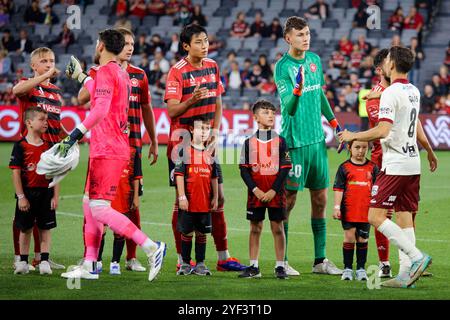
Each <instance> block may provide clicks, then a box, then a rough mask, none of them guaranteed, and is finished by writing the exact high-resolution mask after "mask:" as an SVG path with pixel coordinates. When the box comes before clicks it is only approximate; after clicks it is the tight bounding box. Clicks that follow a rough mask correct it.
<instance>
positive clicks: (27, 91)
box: [13, 47, 66, 269]
mask: <svg viewBox="0 0 450 320" xmlns="http://www.w3.org/2000/svg"><path fill="white" fill-rule="evenodd" d="M30 67H31V69H32V70H33V72H34V75H33V77H31V78H22V79H21V80H20V81H19V83H17V84H16V85H15V86H14V88H13V93H14V95H15V96H16V97H17V98H18V99H19V109H20V111H19V121H20V133H21V136H22V137H24V136H26V135H27V128H26V126H25V123H24V121H23V117H24V113H25V111H26V110H27V109H28V108H30V107H33V106H38V107H41V108H42V109H43V110H45V111H46V112H47V114H48V128H47V130H46V131H45V132H44V133H43V135H42V139H43V140H45V141H48V142H50V143H51V144H55V143H58V142H59V141H60V140H61V138H62V137H64V136H65V134H66V132H65V130H64V128H63V127H62V125H61V119H60V115H61V104H62V99H61V90H60V89H59V88H58V87H57V86H55V85H54V84H52V83H51V82H50V79H51V78H54V77H56V76H57V75H58V74H59V73H60V71H59V70H58V69H57V68H56V67H55V54H54V53H53V51H52V50H51V49H49V48H46V47H40V48H37V49H35V50H34V51H33V52H32V53H31V55H30ZM19 234H20V230H19V229H17V228H16V227H15V223H14V222H13V241H14V252H15V256H16V258H15V259H16V261H18V258H19ZM33 237H34V252H35V258H34V259H33V262H32V267H34V266H36V265H38V264H39V262H40V254H39V253H40V251H41V249H40V245H39V243H40V240H39V232H38V228H37V226H36V227H34V229H33ZM50 265H51V267H52V268H53V269H64V266H63V265H60V264H57V263H55V262H53V261H51V260H50Z"/></svg>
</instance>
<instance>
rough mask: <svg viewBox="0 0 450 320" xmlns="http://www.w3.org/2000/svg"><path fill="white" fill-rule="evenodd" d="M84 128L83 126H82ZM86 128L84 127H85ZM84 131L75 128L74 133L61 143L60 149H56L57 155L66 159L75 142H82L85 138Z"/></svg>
mask: <svg viewBox="0 0 450 320" xmlns="http://www.w3.org/2000/svg"><path fill="white" fill-rule="evenodd" d="M81 126H83V125H81ZM83 127H84V126H83ZM82 130H83V129H81V130H80V129H79V128H78V127H77V128H75V130H73V131H72V133H71V134H70V135H68V136H67V137H65V138H64V139H63V140H62V141H61V142H60V143H59V146H58V148H56V151H55V155H57V154H58V153H59V155H60V156H61V157H63V158H65V157H66V156H67V154H68V153H69V150H70V148H72V147H73V145H74V144H75V142H77V141H79V140H81V139H82V138H83V136H84V133H83V131H85V130H83V131H82Z"/></svg>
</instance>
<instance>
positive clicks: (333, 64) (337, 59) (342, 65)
mask: <svg viewBox="0 0 450 320" xmlns="http://www.w3.org/2000/svg"><path fill="white" fill-rule="evenodd" d="M347 63H348V62H347V59H346V58H345V56H344V55H343V54H342V52H341V51H334V52H333V53H332V55H331V59H330V62H329V63H328V64H329V67H330V68H337V69H347Z"/></svg>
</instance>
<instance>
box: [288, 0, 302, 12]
mask: <svg viewBox="0 0 450 320" xmlns="http://www.w3.org/2000/svg"><path fill="white" fill-rule="evenodd" d="M301 6H302V2H301V1H298V0H286V4H285V5H284V8H285V9H293V10H295V11H298V10H300V9H301Z"/></svg>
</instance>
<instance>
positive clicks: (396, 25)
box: [389, 7, 405, 31]
mask: <svg viewBox="0 0 450 320" xmlns="http://www.w3.org/2000/svg"><path fill="white" fill-rule="evenodd" d="M404 21H405V17H404V16H403V9H402V7H397V9H395V11H394V13H393V14H392V16H391V17H390V18H389V29H390V30H394V31H395V30H398V31H402V29H403V23H404Z"/></svg>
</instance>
